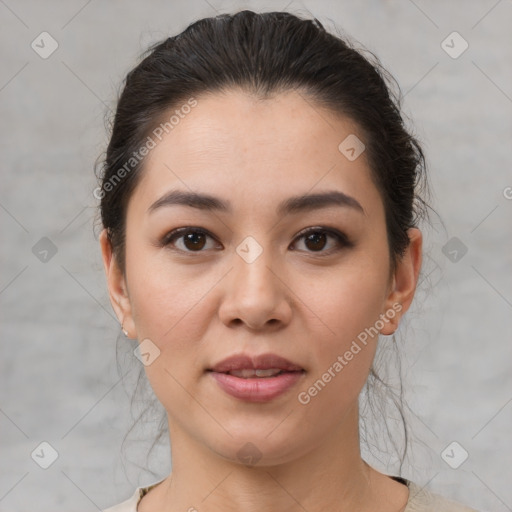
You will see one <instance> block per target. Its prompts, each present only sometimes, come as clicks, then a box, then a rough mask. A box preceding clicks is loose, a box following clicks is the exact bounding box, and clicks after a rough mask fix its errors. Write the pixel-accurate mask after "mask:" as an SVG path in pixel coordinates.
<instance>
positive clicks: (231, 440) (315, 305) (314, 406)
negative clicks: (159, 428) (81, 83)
mask: <svg viewBox="0 0 512 512" xmlns="http://www.w3.org/2000/svg"><path fill="white" fill-rule="evenodd" d="M197 100H198V105H197V106H196V107H195V108H194V109H192V111H191V112H190V114H188V115H187V116H186V117H185V119H183V120H181V122H180V123H179V124H178V125H177V126H176V127H175V128H174V129H173V130H172V131H170V132H169V133H168V134H167V135H165V137H164V138H163V139H162V141H161V142H160V143H159V144H158V145H157V147H156V148H154V149H153V150H152V151H151V152H150V153H149V155H148V157H147V160H146V162H145V169H144V175H143V177H142V180H141V182H140V183H139V185H138V186H137V188H136V189H135V191H134V193H133V195H132V197H131V198H130V201H129V204H128V209H127V222H126V274H125V275H123V274H122V273H121V272H120V270H119V266H118V264H117V262H116V259H115V257H113V256H112V251H111V247H110V244H109V242H108V239H107V237H106V232H105V231H103V232H102V233H101V235H100V244H101V250H102V255H103V261H104V266H105V272H106V276H107V282H108V288H109V294H110V298H111V301H112V306H113V308H114V310H115V312H116V314H117V316H118V318H119V319H120V322H122V324H123V326H124V329H125V330H126V331H127V332H128V335H129V336H130V337H131V338H137V339H138V340H139V342H141V341H142V340H144V339H146V338H149V339H150V340H151V341H152V343H154V344H155V345H156V346H157V347H158V348H159V350H160V355H159V356H158V357H157V358H156V359H155V360H154V361H153V362H152V363H151V364H150V365H148V366H146V367H145V370H146V374H147V377H148V379H149V381H150V383H151V386H152V388H153V390H154V392H155V394H156V396H157V397H158V399H159V400H160V401H161V403H162V404H163V406H164V407H165V409H166V411H167V415H168V422H169V431H170V442H171V451H172V473H171V474H170V475H169V477H168V478H166V479H165V480H164V481H163V482H162V483H161V484H159V485H158V486H157V487H155V488H154V489H152V490H151V491H150V492H149V493H148V494H147V495H146V496H145V497H144V498H143V499H142V500H141V502H140V504H139V507H138V510H139V511H140V512H145V511H149V510H159V511H166V512H174V511H178V510H179V511H185V510H189V509H190V510H193V509H191V507H195V508H196V509H197V510H201V511H207V512H213V511H222V512H226V511H228V512H229V511H244V512H253V511H254V512H256V511H258V512H260V511H261V510H265V511H269V512H272V511H281V510H289V511H299V510H300V511H303V510H307V511H309V512H317V511H324V510H336V511H349V510H350V511H353V510H358V511H370V510H372V511H375V510H377V509H378V510H380V511H395V512H396V511H399V510H403V509H404V507H405V505H406V502H407V499H408V489H407V487H406V486H404V485H402V484H400V483H398V482H396V481H394V480H392V479H391V478H389V477H388V476H386V475H384V474H382V473H379V472H377V471H376V470H375V469H373V468H371V467H370V466H369V465H368V464H366V463H365V462H364V461H363V460H362V458H361V455H360V445H359V436H358V414H359V411H358V407H357V400H358V395H359V393H360V391H361V389H362V387H363V385H364V383H365V381H366V379H367V377H368V372H369V369H370V367H371V364H372V361H373V358H374V355H375V350H376V347H377V337H374V338H373V339H370V340H369V342H368V344H367V345H366V347H364V348H363V349H362V350H361V351H360V352H359V353H358V354H357V355H355V356H354V358H353V359H352V360H351V361H350V362H349V363H348V364H347V365H346V366H345V367H344V368H343V370H342V371H341V372H339V373H338V374H337V375H336V377H335V378H333V379H332V380H331V382H329V383H328V384H327V385H326V386H325V387H324V389H323V390H322V391H321V392H320V393H318V394H317V396H315V397H313V398H312V399H311V401H310V402H309V403H308V404H307V405H303V404H301V403H299V401H298V399H297V395H298V393H299V392H300V391H304V390H307V389H308V388H309V387H310V386H311V385H312V384H313V383H314V382H315V381H316V380H317V379H319V378H320V377H321V375H322V374H323V373H324V372H326V371H327V369H328V368H329V367H332V365H333V363H334V362H335V361H336V359H337V357H338V356H339V355H342V354H344V353H345V352H346V351H347V350H348V349H349V347H350V345H351V343H352V341H353V340H354V339H356V337H357V335H358V334H359V333H360V332H362V331H364V329H365V328H368V327H370V326H373V325H375V322H376V320H378V319H379V315H381V314H384V313H386V311H388V310H390V308H393V304H395V305H396V304H401V305H402V309H401V311H400V312H397V313H396V315H395V317H394V318H393V319H390V320H389V321H388V322H386V323H385V325H384V327H383V328H382V329H381V330H380V332H381V334H384V335H389V334H392V333H393V332H394V331H395V330H396V329H397V327H398V325H399V322H400V319H401V317H402V316H403V314H404V313H405V312H406V311H407V309H408V308H409V306H410V304H411V301H412V299H413V296H414V291H415V288H416V284H417V280H418V274H419V270H420V266H421V246H422V236H421V232H420V231H419V230H418V229H416V228H412V229H410V230H409V232H408V234H409V238H410V245H409V247H408V249H407V251H406V253H405V255H404V256H403V258H402V259H401V260H400V261H399V262H398V265H397V267H396V270H395V272H394V273H391V272H390V268H391V267H390V260H389V256H388V254H389V248H388V242H387V237H386V225H385V219H384V207H383V203H382V198H381V196H380V194H379V191H378V190H377V188H376V187H375V185H374V183H373V181H372V179H371V175H370V169H369V167H368V162H367V161H366V155H365V153H363V154H362V155H361V156H360V157H359V158H357V159H356V160H354V161H349V160H348V159H347V158H346V157H345V156H344V155H343V154H342V153H341V152H340V151H339V150H338V145H339V144H340V142H341V141H343V140H344V139H345V138H346V137H347V136H348V135H349V134H356V135H357V136H358V137H359V138H360V139H361V140H363V141H364V136H363V134H362V133H361V131H360V130H359V129H358V127H357V125H355V124H354V123H353V122H352V121H351V120H350V119H348V118H346V117H342V116H339V115H335V114H333V113H331V112H329V111H326V110H323V109H321V108H320V107H318V106H317V105H315V104H314V103H313V102H312V101H311V100H309V99H308V101H306V97H305V95H304V94H300V93H299V92H297V91H290V92H287V93H280V94H279V95H276V96H275V97H273V98H272V99H269V100H265V101H261V100H257V99H255V98H254V97H252V96H250V95H248V94H247V93H245V92H242V91H238V90H236V91H235V90H231V91H228V92H225V93H223V94H221V93H215V94H213V95H207V96H206V95H205V96H200V97H198V98H197ZM172 189H180V190H184V191H191V190H193V191H196V192H203V193H209V194H212V195H215V196H218V197H219V198H222V199H224V200H228V201H231V203H232V206H233V213H232V214H229V213H225V212H208V211H202V210H198V209H194V208H191V207H187V206H168V207H162V208H159V209H157V210H155V211H154V212H153V213H148V208H149V207H150V205H151V204H153V203H154V202H155V201H156V200H157V199H159V198H160V197H161V196H162V195H163V194H164V193H165V192H167V191H169V190H172ZM327 190H338V191H341V192H343V193H345V194H347V195H350V196H352V197H353V198H355V199H356V200H357V201H358V202H359V203H360V204H361V206H362V207H363V209H364V213H361V212H359V211H358V210H357V209H355V208H349V207H346V206H344V207H339V206H331V207H329V208H322V209H319V210H313V211H306V212H299V213H297V214H293V215H288V216H278V215H277V214H276V206H277V204H278V203H279V202H281V201H282V200H284V199H287V198H288V197H290V196H295V195H299V194H306V193H314V192H320V191H327ZM185 226H193V227H197V228H203V229H205V230H207V231H209V232H210V233H211V234H212V235H213V237H214V238H210V237H207V238H206V239H204V242H203V244H204V245H201V244H199V245H200V246H201V247H203V248H200V249H199V251H203V252H198V251H197V250H196V251H195V252H194V250H193V249H194V247H195V246H194V245H192V244H190V243H189V244H188V245H186V243H185V240H184V238H183V237H182V238H179V239H177V240H175V242H174V250H173V249H172V247H173V246H172V245H171V246H168V247H160V246H159V241H160V240H161V239H162V238H163V237H164V236H165V235H166V234H167V233H169V232H170V231H171V230H173V229H176V228H179V227H185ZM309 227H316V228H318V227H331V228H334V229H338V230H339V231H341V232H343V233H345V234H346V235H347V236H348V238H349V240H351V241H352V242H353V246H352V247H349V246H343V245H338V243H337V241H336V239H335V238H332V237H331V236H328V237H327V238H325V239H324V240H323V241H322V240H321V241H320V242H317V243H316V244H315V243H314V242H311V241H310V242H308V241H307V238H305V237H302V238H298V237H297V234H298V233H299V232H300V231H301V230H303V229H304V228H309ZM247 236H252V237H253V238H254V239H255V240H256V241H257V242H258V243H259V245H260V246H261V248H262V249H263V252H262V253H261V254H260V256H259V257H258V258H257V259H256V260H255V261H253V262H252V263H247V262H246V261H245V260H244V259H243V258H241V257H240V256H239V255H238V254H237V252H236V248H237V246H238V245H239V244H240V243H241V242H242V241H243V240H244V239H245V237H247ZM322 243H323V244H324V245H323V246H322ZM331 248H333V249H332V251H331V253H330V254H327V253H328V252H329V251H330V250H331ZM180 249H181V251H180ZM187 250H188V252H187ZM322 254H323V256H322ZM326 254H327V255H326ZM382 342H384V343H385V342H386V341H385V340H383V341H382ZM241 352H245V353H249V354H262V353H266V352H274V353H277V354H279V355H281V356H283V357H285V358H287V359H289V360H291V361H292V362H294V363H296V364H299V365H300V366H302V367H303V368H304V369H305V370H306V373H305V374H304V375H303V377H302V380H301V382H300V383H299V384H298V385H297V386H296V387H294V388H292V389H291V390H289V391H287V392H286V393H285V394H284V395H281V396H279V397H278V398H276V399H274V400H272V401H270V402H266V403H249V402H245V401H241V400H238V399H236V398H234V397H231V396H229V395H227V394H226V393H224V391H222V390H221V389H220V388H219V386H218V385H217V383H216V382H215V381H214V379H212V378H211V376H210V375H209V374H208V373H207V372H205V370H206V369H207V368H209V367H211V366H212V365H214V364H215V363H217V362H219V361H221V360H222V359H224V358H225V357H227V356H229V355H232V354H235V353H241ZM247 442H251V443H253V444H254V445H255V446H256V447H257V449H258V451H259V453H261V458H260V460H259V461H258V462H257V463H256V465H254V466H252V467H251V466H247V465H245V464H244V463H243V461H241V460H239V458H238V457H237V452H238V451H239V450H240V449H241V448H242V447H243V446H244V445H245V444H246V443H247Z"/></svg>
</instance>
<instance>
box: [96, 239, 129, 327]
mask: <svg viewBox="0 0 512 512" xmlns="http://www.w3.org/2000/svg"><path fill="white" fill-rule="evenodd" d="M99 241H100V246H101V254H102V258H103V266H104V269H105V275H106V278H107V286H108V291H109V296H110V303H111V304H112V308H113V309H114V312H115V314H116V316H117V318H118V320H119V323H120V324H121V326H122V328H123V330H124V331H126V332H127V333H128V334H127V336H128V337H132V336H130V334H131V333H134V332H135V329H134V325H133V318H132V311H131V304H130V299H129V296H128V292H127V287H126V281H125V276H124V275H123V273H122V272H121V270H120V268H119V265H118V263H117V261H116V258H115V256H114V254H113V252H112V245H111V243H110V240H109V238H108V235H107V230H106V229H103V231H102V232H101V233H100V236H99Z"/></svg>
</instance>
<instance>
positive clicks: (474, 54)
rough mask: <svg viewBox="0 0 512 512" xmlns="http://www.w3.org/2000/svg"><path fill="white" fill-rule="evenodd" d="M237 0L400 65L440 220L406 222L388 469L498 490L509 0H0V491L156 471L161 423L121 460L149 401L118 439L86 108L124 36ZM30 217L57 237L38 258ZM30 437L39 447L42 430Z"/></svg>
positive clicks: (111, 98)
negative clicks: (411, 259) (329, 32)
mask: <svg viewBox="0 0 512 512" xmlns="http://www.w3.org/2000/svg"><path fill="white" fill-rule="evenodd" d="M244 7H245V8H251V9H255V10H261V11H267V10H283V9H284V10H289V11H290V12H294V13H297V14H307V13H308V11H310V12H312V13H313V15H314V16H316V17H317V18H319V19H320V21H322V22H323V23H325V24H326V27H327V29H333V23H335V24H336V26H338V27H339V28H340V30H342V31H345V32H347V33H348V34H349V35H351V36H352V37H353V38H355V39H356V40H358V41H360V42H361V43H362V44H363V45H365V46H366V47H367V48H368V49H370V50H372V51H374V52H376V53H377V55H379V57H380V58H381V60H382V62H383V64H384V65H385V66H386V67H387V68H388V69H389V71H391V73H393V74H394V76H395V77H396V78H397V80H398V82H399V83H400V85H401V87H402V90H403V92H404V93H405V100H404V109H405V112H406V114H408V115H409V116H410V117H411V118H412V120H413V126H414V130H415V132H416V133H417V134H418V136H419V137H420V139H421V140H422V142H423V143H424V146H425V150H426V153H427V157H428V161H429V168H430V176H431V181H432V186H433V189H434V197H433V200H432V204H433V206H434V208H435V209H436V211H437V212H438V213H439V215H440V217H441V219H442V221H443V223H444V225H443V224H442V223H441V221H440V220H439V219H438V218H436V217H433V226H432V227H431V228H427V227H426V228H425V235H426V238H427V239H426V247H425V250H426V266H425V271H424V276H425V277H426V278H423V280H422V283H421V286H420V288H419V290H418V295H417V302H416V305H415V307H414V308H413V310H411V311H410V313H408V315H407V316H408V318H407V322H406V324H405V325H404V326H402V327H401V329H400V330H401V340H402V341H401V343H400V345H401V346H402V347H403V348H402V351H403V362H404V371H405V374H406V379H405V382H406V389H407V397H408V399H409V404H410V414H409V419H410V423H411V427H412V429H413V432H414V436H415V439H416V440H415V442H414V443H413V452H414V454H415V455H414V458H413V460H414V462H413V464H409V465H408V466H407V467H406V468H405V470H404V475H405V476H406V477H408V478H411V479H413V480H415V481H417V482H418V483H420V484H421V485H428V486H429V488H430V489H432V490H434V491H437V492H440V493H442V494H445V495H446V496H450V497H452V498H454V499H457V500H460V501H464V502H466V503H467V504H470V505H472V506H473V507H475V508H478V509H481V510H493V511H497V512H500V511H506V510H512V489H511V486H510V481H511V477H512V474H511V470H510V460H511V455H512V449H511V436H510V432H511V423H512V421H511V420H512V404H511V401H512V386H511V380H512V379H511V374H512V372H511V371H510V363H511V361H512V344H511V343H510V341H511V333H512V322H511V318H512V315H511V313H512V286H511V284H512V272H511V262H512V261H511V259H512V236H511V234H512V233H511V223H510V219H511V218H512V217H511V214H512V200H511V199H510V197H512V189H511V188H507V187H512V173H511V162H512V151H511V144H510V142H511V140H512V122H511V119H512V116H511V114H512V66H511V62H512V44H511V43H512V38H511V34H512V31H511V30H510V28H511V27H512V1H511V0H501V1H496V0H485V1H484V0H482V1H473V2H467V1H462V0H461V1H432V2H427V1H424V0H415V1H414V2H412V1H407V0H387V1H384V0H381V1H370V0H367V1H361V2H348V1H334V0H332V1H328V0H324V1H320V0H316V1H315V2H313V1H304V2H300V1H298V0H295V1H292V2H290V3H288V4H287V2H286V0H283V1H282V2H278V1H274V2H242V1H239V2H227V1H221V0H208V1H206V0H190V1H187V2H184V1H182V2H171V1H165V2H164V1H156V0H154V1H150V2H135V1H125V2H122V3H121V2H113V1H100V0H92V1H85V0H74V1H67V2H64V1H47V2H37V1H35V0H33V1H29V0H26V1H19V2H15V1H14V0H0V48H1V52H2V59H1V66H0V118H1V120H2V122H1V125H0V130H1V137H0V141H1V142H0V144H1V146H0V150H1V155H2V160H1V173H2V176H1V187H0V223H1V234H2V241H1V244H0V247H1V258H2V259H1V262H2V265H1V269H2V270H1V274H0V304H1V306H0V315H1V317H0V318H1V329H2V330H1V337H0V339H1V342H2V358H1V362H0V365H1V366H0V371H1V386H0V432H1V438H0V448H1V456H0V510H1V511H4V510H9V511H13V512H14V511H18V510H19V511H21V510H28V509H29V508H30V509H31V510H41V511H50V510H52V511H58V510H67V511H69V510H84V511H85V510H98V509H101V508H105V507H107V506H110V505H113V504H115V503H118V502H120V501H122V500H124V499H126V498H127V497H128V496H130V495H131V494H132V492H133V490H134V487H135V486H137V485H145V484H148V483H152V482H153V481H156V480H157V479H159V478H160V477H162V478H163V477H164V476H166V475H167V474H168V472H169V469H170V466H169V461H168V460H167V458H168V452H167V450H168V444H166V443H163V444H162V445H161V446H160V447H159V448H157V454H156V456H155V457H153V458H152V459H150V461H151V463H150V464H151V469H152V470H153V471H154V473H153V474H150V473H149V472H148V471H145V470H142V469H140V468H139V467H137V465H139V466H145V465H146V464H145V454H146V452H147V450H148V448H149V447H150V445H151V443H152V440H153V437H154V434H155V431H156V430H155V429H156V427H157V423H156V420H155V421H150V420H148V421H147V422H146V423H145V424H143V425H139V427H138V428H137V429H136V430H135V432H134V433H133V435H132V437H131V439H132V440H131V442H130V443H129V446H127V449H126V450H125V456H123V457H121V456H120V446H121V441H122V439H123V437H124V435H125V434H126V432H127V431H128V428H129V427H130V425H131V424H132V419H131V416H130V404H129V399H130V396H131V394H132V393H133V390H134V387H135V380H136V376H137V375H138V372H139V371H140V369H141V368H142V365H141V364H140V363H139V362H138V360H137V359H136V358H135V357H134V356H133V355H131V354H130V350H132V349H133V346H134V345H132V344H131V343H130V342H127V341H125V340H124V339H121V338H120V337H119V336H118V335H119V332H120V331H119V325H118V323H117V321H116V318H115V316H114V314H113V311H112V309H111V306H110V303H109V299H108V295H107V289H106V285H105V280H104V275H103V268H102V264H101V259H100V251H99V245H98V242H97V238H96V237H95V234H94V232H93V222H94V218H95V215H96V203H97V201H96V200H95V199H94V197H93V196H92V190H93V188H94V187H95V186H96V182H95V178H94V174H93V166H94V162H95V160H96V158H97V157H98V156H99V155H100V154H101V152H102V151H103V150H104V149H105V147H106V143H107V135H106V131H105V127H104V113H105V111H106V110H107V109H108V108H113V107H114V106H115V98H116V92H117V89H118V86H119V84H120V83H121V80H122V79H123V77H124V76H125V74H126V72H127V71H128V70H129V69H131V67H132V66H134V65H135V63H136V62H137V57H138V55H139V54H140V52H141V51H142V50H144V49H145V48H146V47H147V46H148V45H149V44H150V43H152V42H154V41H157V40H160V39H163V38H165V37H167V36H169V35H174V34H176V33H177V32H179V31H181V30H183V29H184V28H185V27H186V26H187V25H188V24H189V23H191V22H192V21H194V20H196V19H198V18H200V17H205V16H213V15H215V14H216V13H217V12H230V11H232V10H239V9H241V8H244ZM331 20H332V21H331ZM43 31H47V32H49V33H50V34H51V36H52V37H53V38H54V39H55V40H56V41H57V43H58V45H59V46H58V48H57V50H56V51H55V52H54V53H53V54H52V55H51V56H49V57H48V58H47V59H43V58H41V57H40V56H39V55H38V54H37V53H36V52H35V51H34V50H33V49H32V48H31V43H32V41H34V40H36V42H37V41H40V38H38V36H39V34H41V32H43ZM453 31H457V32H459V33H460V34H461V36H462V37H463V38H464V39H465V40H466V41H467V42H468V44H469V48H468V49H467V50H466V51H465V52H464V53H462V54H461V55H460V56H458V58H452V57H451V56H449V55H448V54H447V53H446V52H445V50H444V49H443V47H442V41H443V40H445V39H446V38H447V36H448V35H449V34H451V33H452V32H453ZM36 38H38V39H36ZM447 41H448V44H450V45H451V46H453V47H454V49H453V50H452V51H456V50H458V49H460V48H461V46H460V41H456V40H454V42H453V43H451V42H450V39H448V40H447ZM445 44H446V43H445ZM46 48H48V46H46ZM43 237H48V238H49V239H50V240H51V241H52V242H53V244H54V245H55V248H56V249H57V252H56V254H55V255H53V256H52V253H51V252H50V253H48V255H47V256H46V259H47V261H41V260H40V258H43V259H44V255H43V253H41V252H40V251H41V250H42V249H41V247H40V246H39V245H36V244H37V243H38V242H39V243H40V244H44V243H45V242H44V241H43V242H40V240H41V239H42V238H43ZM453 237H457V238H458V240H459V242H457V241H456V240H455V241H454V240H453ZM450 240H451V241H450ZM447 243H448V246H446V244H447ZM457 243H458V244H459V245H458V246H457V245H454V244H457ZM461 244H463V246H464V247H466V248H467V253H466V254H465V255H463V256H462V257H461V255H462V251H461V248H462V247H463V246H462V245H461ZM34 246H36V249H34V250H33V247H34ZM443 247H446V248H445V253H447V254H448V255H450V254H449V252H450V251H451V255H450V258H451V259H450V258H448V257H447V256H445V254H444V253H443ZM454 249H455V251H457V252H456V253H454V252H453V250H454ZM38 251H39V253H38ZM34 253H36V254H34ZM37 256H39V257H37ZM454 257H455V261H452V260H453V259H454ZM116 340H118V342H119V343H120V344H121V345H122V348H123V347H124V349H125V354H127V359H126V362H125V363H123V361H121V363H123V364H122V367H121V373H122V374H124V373H127V377H126V379H125V380H121V379H120V374H119V373H118V368H117V366H116ZM130 355H131V357H130ZM137 410H138V409H137V407H135V409H134V411H135V412H136V411H137ZM132 412H133V411H132ZM135 412H133V413H134V414H135ZM156 418H159V416H158V414H157V416H156ZM137 439H142V440H143V441H141V442H140V443H137V442H136V440H137ZM144 439H146V440H145V441H144ZM43 441H46V442H48V443H50V445H51V446H52V447H53V448H54V449H55V450H56V452H57V454H58V458H57V459H56V460H55V462H54V463H53V464H52V465H51V466H50V467H48V469H42V468H41V467H40V466H39V465H38V464H36V462H35V461H34V460H33V458H32V457H31V453H32V452H33V451H34V450H36V448H37V447H38V446H39V444H40V443H41V442H43ZM453 441H456V442H457V443H459V445H460V446H461V447H462V448H463V449H465V450H466V451H467V452H468V454H469V457H468V459H467V460H466V461H465V462H464V463H463V464H462V465H461V466H460V467H459V468H458V469H453V468H452V467H450V466H449V465H448V464H447V463H446V462H445V460H443V459H442V457H441V453H442V452H443V450H444V449H445V448H446V447H447V446H448V445H449V444H450V443H452V442H453ZM462 448H460V447H458V446H457V447H456V448H455V450H454V451H453V452H451V451H450V450H449V451H448V453H449V454H450V455H451V456H452V457H451V459H452V460H459V458H460V457H461V454H462V453H463V452H462V451H461V450H462ZM45 450H46V451H45ZM36 453H39V454H40V457H39V459H38V458H37V457H36V456H34V459H36V460H39V461H42V460H43V459H45V457H46V459H45V460H47V461H48V460H49V459H48V457H49V453H50V451H49V449H48V448H44V447H43V452H41V448H38V450H36ZM42 454H44V455H42ZM375 464H376V465H378V461H376V462H375ZM312 471H314V469H313V470H312ZM155 475H156V476H155Z"/></svg>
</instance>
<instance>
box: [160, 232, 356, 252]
mask: <svg viewBox="0 0 512 512" xmlns="http://www.w3.org/2000/svg"><path fill="white" fill-rule="evenodd" d="M188 233H200V234H202V235H206V236H209V237H210V238H213V239H215V237H214V236H213V235H212V234H210V233H209V232H208V231H206V230H204V229H202V228H197V227H193V226H188V227H183V228H178V229H174V230H173V231H171V232H169V233H167V234H166V235H165V236H164V237H163V238H162V240H161V242H160V245H161V247H169V246H170V245H171V244H172V243H173V242H174V241H175V240H177V239H180V238H182V237H183V236H184V235H186V234H188ZM313 233H322V234H327V235H329V236H331V237H333V238H335V239H336V242H337V243H338V247H335V248H333V249H328V250H323V249H322V250H320V251H306V252H308V253H310V254H312V255H320V256H329V255H331V254H332V253H334V252H336V251H339V250H341V249H342V248H350V247H353V245H354V244H353V243H352V242H351V241H350V240H349V239H348V237H347V236H346V235H345V234H344V233H342V232H341V231H338V230H337V229H333V228H326V227H320V226H318V227H314V228H306V229H304V230H303V231H301V232H299V233H298V234H297V236H296V237H295V239H294V242H295V241H297V240H299V239H302V238H305V237H307V236H308V235H310V234H313ZM172 250H175V251H178V252H183V253H187V254H194V253H201V252H205V251H204V250H199V251H190V250H183V249H177V248H172Z"/></svg>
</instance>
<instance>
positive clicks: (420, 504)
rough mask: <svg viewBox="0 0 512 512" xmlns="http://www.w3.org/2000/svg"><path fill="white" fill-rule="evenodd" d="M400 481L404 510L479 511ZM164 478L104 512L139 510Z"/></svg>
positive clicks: (408, 482)
mask: <svg viewBox="0 0 512 512" xmlns="http://www.w3.org/2000/svg"><path fill="white" fill-rule="evenodd" d="M393 478H394V479H395V480H398V481H399V482H402V483H405V484H406V485H407V487H409V499H408V500H407V506H406V507H405V511H404V512H477V511H476V510H475V509H473V508H469V507H466V506H465V505H462V504H460V503H457V502H455V501H452V500H449V499H446V498H444V497H443V496H440V495H439V494H435V493H432V492H430V491H428V490H427V489H425V488H423V487H420V486H419V485H417V484H415V483H414V482H411V481H410V480H405V479H403V478H399V477H393ZM162 481H163V480H159V481H158V482H156V483H154V484H151V485H149V486H147V487H137V489H136V490H135V492H134V493H133V495H132V497H131V498H129V499H127V500H126V501H123V502H122V503H120V504H119V505H115V506H113V507H110V508H107V509H105V510H103V511H102V512H137V505H138V504H139V501H140V500H141V499H142V497H143V496H144V495H145V494H147V493H148V492H149V491H150V490H151V489H152V488H153V487H156V486H157V485H158V484H159V483H160V482H162Z"/></svg>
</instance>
